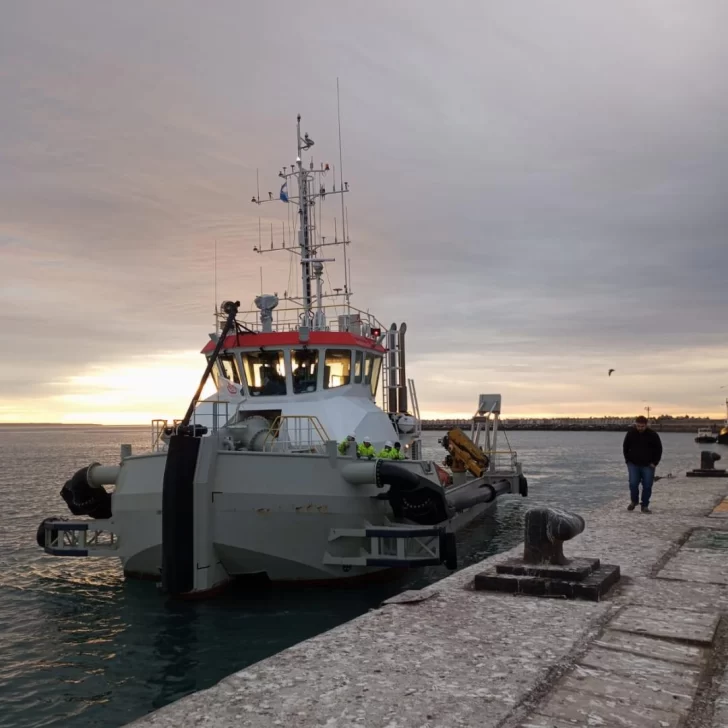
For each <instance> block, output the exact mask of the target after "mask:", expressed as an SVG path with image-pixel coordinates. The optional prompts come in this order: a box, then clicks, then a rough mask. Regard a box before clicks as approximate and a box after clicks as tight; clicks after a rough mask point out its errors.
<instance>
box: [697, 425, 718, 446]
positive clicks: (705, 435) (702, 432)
mask: <svg viewBox="0 0 728 728" xmlns="http://www.w3.org/2000/svg"><path fill="white" fill-rule="evenodd" d="M717 439H718V438H717V437H716V436H715V435H714V434H713V430H712V429H711V428H710V427H699V428H698V435H697V437H696V438H695V442H700V443H706V444H707V443H713V442H716V440H717Z"/></svg>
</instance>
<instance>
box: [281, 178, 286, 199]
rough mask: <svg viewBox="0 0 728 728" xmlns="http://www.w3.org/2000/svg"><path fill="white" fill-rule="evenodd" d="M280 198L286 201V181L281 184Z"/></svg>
mask: <svg viewBox="0 0 728 728" xmlns="http://www.w3.org/2000/svg"><path fill="white" fill-rule="evenodd" d="M281 200H283V202H288V182H284V183H283V185H282V186H281Z"/></svg>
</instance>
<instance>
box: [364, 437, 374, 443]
mask: <svg viewBox="0 0 728 728" xmlns="http://www.w3.org/2000/svg"><path fill="white" fill-rule="evenodd" d="M362 442H368V443H369V444H370V445H371V444H372V441H371V439H370V438H369V437H365V438H364V439H363V440H362Z"/></svg>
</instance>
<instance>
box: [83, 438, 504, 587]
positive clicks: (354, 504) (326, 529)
mask: <svg viewBox="0 0 728 728" xmlns="http://www.w3.org/2000/svg"><path fill="white" fill-rule="evenodd" d="M165 460H166V457H165V455H164V453H156V454H150V455H143V456H137V457H132V458H128V459H126V460H125V461H124V463H123V467H122V469H121V473H120V476H119V479H118V482H117V484H116V488H115V491H114V493H113V495H112V512H113V515H112V517H111V518H110V519H108V520H105V521H98V522H93V521H92V522H91V523H95V524H96V527H98V528H100V529H103V530H108V531H110V532H112V533H114V534H115V537H116V544H117V545H116V548H117V552H116V554H115V555H117V556H118V557H119V558H120V559H121V561H122V565H123V570H124V573H125V575H126V576H127V577H129V578H139V579H157V580H158V579H160V578H161V570H162V550H163V549H162V533H163V528H162V499H163V495H162V483H163V479H164V467H165ZM214 460H215V462H214V467H212V468H211V469H210V472H211V473H212V475H211V476H210V479H209V481H208V482H200V483H198V485H197V486H196V487H198V489H200V490H201V491H202V492H201V497H202V501H203V507H202V508H197V509H196V512H195V518H196V524H195V531H194V532H192V533H190V534H189V538H190V539H195V538H197V539H199V538H201V536H200V533H201V532H200V530H199V529H203V531H204V533H205V534H206V536H205V538H207V539H209V542H210V544H211V550H210V554H211V556H210V558H211V562H214V563H211V564H210V567H212V568H214V569H216V570H217V571H218V572H219V575H220V576H219V578H217V579H216V582H219V581H224V580H229V579H233V578H236V577H241V576H246V575H250V574H261V575H262V574H265V576H266V577H267V579H269V580H270V581H274V582H275V581H282V582H292V581H293V582H295V581H301V582H315V581H325V582H331V581H339V580H348V579H357V578H361V577H364V576H368V575H373V574H376V573H378V572H381V571H383V569H384V568H386V567H382V566H370V565H365V564H358V563H355V562H356V560H357V558H358V557H359V556H360V555H361V554H362V553H363V552H366V551H367V550H370V549H371V539H370V538H368V537H365V536H357V535H346V536H344V537H337V534H339V533H342V532H343V531H346V532H347V534H349V533H351V534H355V533H356V531H357V530H361V529H365V528H368V527H384V528H386V527H389V526H392V525H397V524H403V525H413V524H414V521H412V520H410V519H407V518H399V519H398V518H396V517H395V516H394V514H393V512H392V508H391V505H390V503H389V502H388V501H386V500H381V499H377V496H379V495H381V494H382V493H383V492H384V491H385V490H386V488H382V487H377V485H376V483H375V482H371V483H361V484H352V483H351V482H348V481H347V480H346V478H345V477H344V474H345V473H346V472H347V471H346V468H347V466H350V467H351V466H352V465H353V466H354V467H360V465H362V464H363V463H362V462H361V461H357V460H356V459H352V458H346V457H329V456H325V455H308V454H305V455H302V454H294V455H292V454H275V453H250V452H226V451H218V452H217V453H215V456H214ZM398 465H399V466H400V467H402V468H404V469H405V470H407V471H409V472H412V473H416V474H417V476H418V477H419V478H422V479H427V480H430V479H435V478H437V475H436V472H435V470H434V468H433V467H432V465H431V464H430V463H421V462H416V461H402V462H400V463H398ZM364 467H368V466H367V465H366V464H364ZM371 467H372V468H373V467H374V464H371ZM435 487H436V488H437V487H440V486H439V483H438V484H437V485H436V486H435ZM444 492H445V491H444ZM199 496H200V494H198V497H199ZM495 508H496V501H495V500H493V501H491V502H487V503H476V504H474V505H472V506H471V507H469V508H466V509H464V510H462V511H460V512H459V513H456V514H454V515H452V516H451V517H450V518H448V519H447V520H446V521H443V522H441V523H439V524H435V525H436V526H442V527H443V528H445V529H446V530H447V531H449V532H457V531H458V530H460V529H461V528H463V527H464V526H466V525H468V524H470V523H471V522H472V521H473V520H474V519H476V518H478V517H480V516H482V515H483V514H486V513H491V512H493V511H494V510H495ZM88 555H89V556H94V555H101V554H96V553H93V552H92V551H89V553H88ZM104 555H110V554H108V553H106V554H104ZM336 560H339V561H342V560H343V561H347V560H350V563H330V562H332V561H333V562H335V561H336Z"/></svg>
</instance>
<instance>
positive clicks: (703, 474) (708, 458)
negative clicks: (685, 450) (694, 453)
mask: <svg viewBox="0 0 728 728" xmlns="http://www.w3.org/2000/svg"><path fill="white" fill-rule="evenodd" d="M720 459H721V457H720V455H718V453H717V452H713V451H712V450H701V451H700V467H699V468H695V469H694V470H689V471H688V472H687V473H685V475H687V476H688V478H724V477H725V476H726V475H728V473H727V472H726V471H725V470H721V469H719V468H716V467H715V464H716V463H717V462H718V460H720Z"/></svg>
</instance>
